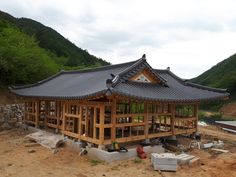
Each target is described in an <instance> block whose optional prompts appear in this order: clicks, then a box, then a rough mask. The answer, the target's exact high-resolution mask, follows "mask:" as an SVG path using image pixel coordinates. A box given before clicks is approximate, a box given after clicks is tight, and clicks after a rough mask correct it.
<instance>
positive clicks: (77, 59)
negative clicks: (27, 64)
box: [0, 11, 109, 67]
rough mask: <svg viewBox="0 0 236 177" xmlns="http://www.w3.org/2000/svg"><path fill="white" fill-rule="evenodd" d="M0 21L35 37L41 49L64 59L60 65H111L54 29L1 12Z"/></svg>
mask: <svg viewBox="0 0 236 177" xmlns="http://www.w3.org/2000/svg"><path fill="white" fill-rule="evenodd" d="M0 19H5V20H7V21H10V22H11V23H13V24H14V25H15V26H17V27H18V28H20V29H21V30H22V31H23V32H25V33H26V34H28V35H30V36H34V37H35V39H36V40H37V41H38V42H39V46H40V47H42V48H44V49H46V50H49V51H51V52H52V53H55V54H56V55H57V56H59V57H64V58H65V60H63V61H60V62H61V63H60V64H63V65H65V66H72V67H74V66H80V67H81V66H85V67H88V66H90V67H91V66H101V65H107V64H109V63H108V62H106V61H105V60H102V59H100V58H97V57H95V56H93V55H90V54H89V53H88V52H87V51H86V50H83V49H81V48H79V47H77V46H76V45H74V44H73V43H71V42H70V41H69V40H67V39H65V38H64V37H63V36H62V35H61V34H59V33H58V32H56V31H55V30H53V29H52V28H50V27H47V26H44V25H43V24H41V23H39V22H37V21H34V20H32V19H28V18H15V17H13V16H11V15H9V14H7V13H5V12H1V11H0Z"/></svg>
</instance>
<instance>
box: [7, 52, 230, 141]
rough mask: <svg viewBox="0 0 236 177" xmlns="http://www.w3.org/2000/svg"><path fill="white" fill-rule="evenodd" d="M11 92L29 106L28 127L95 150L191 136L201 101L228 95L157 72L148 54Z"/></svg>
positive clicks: (26, 111) (18, 88) (223, 90)
mask: <svg viewBox="0 0 236 177" xmlns="http://www.w3.org/2000/svg"><path fill="white" fill-rule="evenodd" d="M11 91H12V92H14V93H15V94H17V95H19V96H21V97H23V99H24V101H25V117H24V121H25V123H27V124H32V125H34V126H36V127H47V128H53V129H57V130H59V132H61V133H62V134H64V135H65V136H69V137H72V138H75V139H78V140H84V141H86V142H90V143H93V144H95V145H109V144H112V143H113V142H118V143H125V142H130V141H137V140H140V141H141V140H145V139H152V138H158V137H167V136H173V135H178V134H192V133H194V132H196V131H197V121H198V105H199V103H200V101H203V100H217V99H227V98H228V95H229V94H228V93H227V92H226V90H225V89H216V88H210V87H206V86H201V85H197V84H193V83H191V82H188V81H186V80H183V79H181V78H179V77H178V76H176V75H175V74H173V73H172V72H171V71H170V69H169V68H168V69H166V70H159V69H153V68H152V67H151V66H150V65H149V64H148V63H147V61H146V59H145V55H143V57H142V58H141V59H139V60H136V61H132V62H128V63H122V64H116V65H109V66H104V67H100V68H95V69H88V70H81V71H61V72H59V73H58V74H56V75H54V76H52V77H50V78H47V79H45V80H43V81H40V82H38V83H36V84H32V85H27V86H22V87H14V88H12V89H11Z"/></svg>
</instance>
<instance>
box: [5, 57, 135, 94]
mask: <svg viewBox="0 0 236 177" xmlns="http://www.w3.org/2000/svg"><path fill="white" fill-rule="evenodd" d="M137 61H138V60H134V61H130V62H126V63H120V64H115V65H106V66H101V67H96V68H89V69H84V70H83V69H82V70H68V71H65V70H61V71H59V72H57V73H56V74H54V75H52V76H49V77H47V78H46V79H43V80H41V81H38V82H36V83H33V84H27V85H22V86H15V85H12V86H10V87H8V89H10V90H12V89H24V88H29V87H34V86H38V85H40V84H42V83H45V82H47V81H50V80H51V79H53V78H55V77H57V76H59V75H61V74H69V73H86V72H91V71H102V70H104V69H111V68H116V67H120V66H123V65H128V64H130V63H135V62H137Z"/></svg>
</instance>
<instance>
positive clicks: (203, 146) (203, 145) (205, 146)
mask: <svg viewBox="0 0 236 177" xmlns="http://www.w3.org/2000/svg"><path fill="white" fill-rule="evenodd" d="M212 146H213V143H205V144H201V148H202V149H209V148H211V147H212Z"/></svg>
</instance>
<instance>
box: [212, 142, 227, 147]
mask: <svg viewBox="0 0 236 177" xmlns="http://www.w3.org/2000/svg"><path fill="white" fill-rule="evenodd" d="M212 147H214V148H223V147H224V142H223V141H221V140H218V141H214V142H213V146H212Z"/></svg>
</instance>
